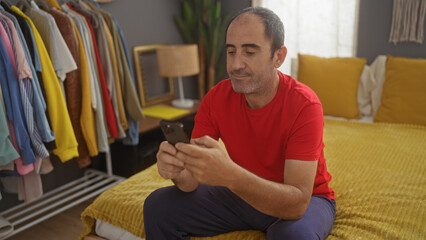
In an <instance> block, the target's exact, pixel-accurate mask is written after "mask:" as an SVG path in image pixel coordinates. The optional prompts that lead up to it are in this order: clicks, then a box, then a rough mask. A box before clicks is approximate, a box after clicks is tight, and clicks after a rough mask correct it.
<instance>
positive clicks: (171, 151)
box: [157, 141, 184, 179]
mask: <svg viewBox="0 0 426 240" xmlns="http://www.w3.org/2000/svg"><path fill="white" fill-rule="evenodd" d="M176 153H177V150H176V148H175V147H173V145H171V144H170V143H168V142H167V141H164V142H162V143H161V144H160V148H159V149H158V153H157V167H158V173H159V174H160V176H162V177H163V178H165V179H174V178H177V177H178V176H179V174H180V173H181V172H182V171H183V170H184V168H183V166H184V162H182V161H180V160H179V159H177V158H176Z"/></svg>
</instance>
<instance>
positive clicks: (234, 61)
mask: <svg viewBox="0 0 426 240" xmlns="http://www.w3.org/2000/svg"><path fill="white" fill-rule="evenodd" d="M228 61H230V64H229V67H230V70H232V71H235V70H241V69H244V67H245V62H244V60H243V58H242V56H241V55H240V54H235V55H234V56H233V57H232V58H231V59H228Z"/></svg>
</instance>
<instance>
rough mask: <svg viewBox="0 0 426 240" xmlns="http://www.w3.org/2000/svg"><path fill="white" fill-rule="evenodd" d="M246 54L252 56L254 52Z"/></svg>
mask: <svg viewBox="0 0 426 240" xmlns="http://www.w3.org/2000/svg"><path fill="white" fill-rule="evenodd" d="M246 53H247V55H253V54H254V52H246Z"/></svg>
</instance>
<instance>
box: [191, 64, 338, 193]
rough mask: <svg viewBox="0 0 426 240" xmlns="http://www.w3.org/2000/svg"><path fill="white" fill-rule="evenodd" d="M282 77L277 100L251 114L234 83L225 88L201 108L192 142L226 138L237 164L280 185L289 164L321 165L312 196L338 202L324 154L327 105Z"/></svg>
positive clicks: (218, 87) (228, 82)
mask: <svg viewBox="0 0 426 240" xmlns="http://www.w3.org/2000/svg"><path fill="white" fill-rule="evenodd" d="M279 76H280V83H279V87H278V91H277V94H276V95H275V97H274V98H273V100H272V101H271V102H270V103H268V104H267V105H266V106H264V107H263V108H260V109H250V108H248V107H247V103H246V100H245V96H244V94H240V93H237V92H235V91H234V90H233V89H232V84H231V80H230V79H227V80H223V81H221V82H219V83H218V84H217V85H216V86H215V87H213V88H212V89H211V90H210V91H209V92H208V93H207V95H206V96H205V98H204V99H203V102H202V103H201V106H200V108H199V110H198V113H197V115H196V116H195V127H194V130H193V132H192V138H198V137H202V136H204V135H209V136H210V137H212V138H214V139H216V140H217V139H219V138H221V139H222V140H223V142H224V144H225V146H226V149H227V151H228V154H229V156H230V157H231V159H232V160H233V161H234V162H236V163H237V164H238V165H240V166H241V167H243V168H245V169H247V170H249V171H250V172H252V173H254V174H256V175H258V176H260V177H262V178H265V179H268V180H271V181H274V182H280V183H282V182H284V177H285V176H284V162H285V160H286V159H295V160H304V161H314V160H318V167H317V173H316V176H315V182H314V188H313V192H312V195H321V196H324V197H327V198H330V199H334V192H333V190H332V189H331V188H330V187H329V186H328V183H329V182H330V180H331V175H330V174H329V173H328V171H327V166H326V162H325V158H324V151H323V149H324V143H323V127H324V120H323V113H322V106H321V103H320V101H319V100H318V97H317V96H316V94H315V93H314V92H313V91H312V90H311V89H310V88H309V87H307V86H306V85H304V84H302V83H300V82H298V81H296V80H295V79H293V78H292V77H291V76H287V75H284V74H282V73H281V72H279Z"/></svg>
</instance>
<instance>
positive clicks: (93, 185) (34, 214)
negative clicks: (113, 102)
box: [0, 152, 125, 239]
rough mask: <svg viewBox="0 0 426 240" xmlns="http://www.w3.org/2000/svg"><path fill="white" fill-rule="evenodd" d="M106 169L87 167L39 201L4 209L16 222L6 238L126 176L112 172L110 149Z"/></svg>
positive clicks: (0, 214)
mask: <svg viewBox="0 0 426 240" xmlns="http://www.w3.org/2000/svg"><path fill="white" fill-rule="evenodd" d="M106 167H107V173H104V172H101V171H98V170H94V169H88V170H86V171H85V173H84V176H83V177H81V178H79V179H76V180H74V181H72V182H69V183H67V184H65V185H63V186H61V187H59V188H56V189H54V190H52V191H49V192H47V193H45V194H43V196H41V197H40V198H39V199H37V200H36V201H33V202H30V203H22V204H19V205H17V206H15V207H13V208H11V209H8V210H6V211H3V212H1V213H0V216H3V217H4V218H5V219H6V220H8V221H9V222H10V223H11V224H12V225H13V228H14V230H13V232H11V233H10V234H9V235H7V236H5V237H4V238H2V239H7V238H9V237H11V236H13V235H15V234H17V233H19V232H22V231H24V230H26V229H28V228H30V227H32V226H34V225H36V224H38V223H40V222H42V221H44V220H46V219H48V218H50V217H53V216H55V215H57V214H59V213H61V212H64V211H66V210H68V209H70V208H72V207H74V206H76V205H78V204H80V203H82V202H84V201H86V200H88V199H90V198H93V197H95V196H97V195H99V194H101V193H102V192H104V191H105V190H107V189H109V188H111V187H113V186H115V185H117V184H118V183H120V182H122V181H124V180H125V178H123V177H119V176H115V175H113V174H112V163H111V153H110V152H108V153H107V154H106Z"/></svg>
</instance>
